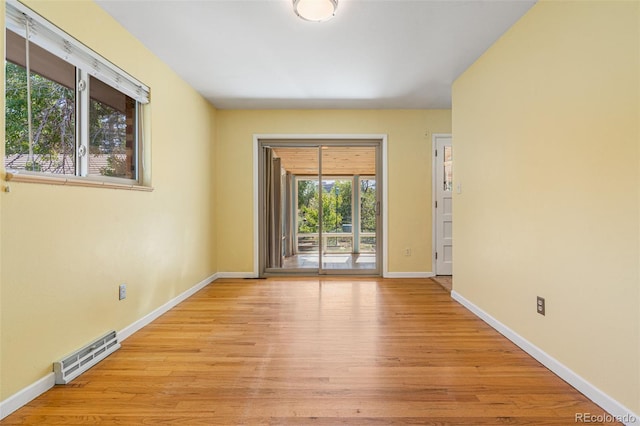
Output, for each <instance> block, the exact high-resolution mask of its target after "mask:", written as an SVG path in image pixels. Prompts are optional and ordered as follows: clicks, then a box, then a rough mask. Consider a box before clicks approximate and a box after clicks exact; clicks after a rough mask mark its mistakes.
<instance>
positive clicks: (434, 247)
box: [431, 133, 453, 275]
mask: <svg viewBox="0 0 640 426" xmlns="http://www.w3.org/2000/svg"><path fill="white" fill-rule="evenodd" d="M439 138H450V139H451V146H453V137H452V134H451V133H434V134H433V136H432V137H431V219H432V220H431V221H432V228H431V237H432V242H431V262H432V263H431V264H432V265H433V274H434V275H438V262H437V260H436V251H437V248H438V247H437V243H438V242H437V238H436V232H437V226H438V222H437V210H436V201H437V199H438V188H437V187H436V185H437V182H436V173H437V171H436V165H437V160H438V158H437V157H436V150H437V148H438V139H439Z"/></svg>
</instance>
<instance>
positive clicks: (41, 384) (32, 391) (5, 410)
mask: <svg viewBox="0 0 640 426" xmlns="http://www.w3.org/2000/svg"><path fill="white" fill-rule="evenodd" d="M218 275H219V274H213V275H211V276H209V277H207V278H205V279H204V280H202V281H200V282H199V283H198V284H196V285H194V286H193V287H191V288H190V289H189V290H187V291H185V292H184V293H181V294H179V295H178V296H176V297H174V298H173V299H171V300H169V301H168V302H167V303H165V304H164V305H162V306H160V307H159V308H157V309H155V310H154V311H153V312H151V313H149V314H147V315H145V316H144V317H142V318H140V319H139V320H138V321H136V322H134V323H133V324H131V325H129V326H127V327H125V328H123V329H122V330H120V331H119V332H118V340H119V341H123V340H125V339H126V338H127V337H129V336H131V335H132V334H133V333H135V332H136V331H138V330H140V329H141V328H142V327H144V326H145V325H148V324H150V323H151V322H152V321H153V320H155V319H156V318H158V317H159V316H160V315H162V314H164V313H165V312H167V311H168V310H170V309H171V308H173V307H174V306H176V305H177V304H178V303H180V302H182V301H184V300H186V299H188V298H189V297H191V296H192V295H194V294H195V293H196V292H197V291H199V290H201V289H203V288H204V287H206V286H207V285H208V284H210V283H211V282H213V281H215V280H216V279H218V278H220V277H219V276H218ZM54 385H55V375H54V374H53V372H51V373H49V374H47V375H46V376H44V377H43V378H42V379H40V380H38V381H37V382H35V383H32V384H31V385H29V386H27V387H26V388H24V389H22V390H21V391H18V392H17V393H16V394H14V395H11V396H10V397H9V398H7V399H5V400H4V401H2V402H0V420H2V419H4V418H5V417H7V416H8V415H9V414H11V413H13V412H14V411H16V410H17V409H19V408H20V407H22V406H23V405H25V404H28V403H29V402H30V401H32V400H34V399H35V398H37V397H38V396H40V395H41V394H43V393H44V392H46V391H48V390H49V389H51V388H52V387H53V386H54Z"/></svg>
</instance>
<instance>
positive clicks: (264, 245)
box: [260, 141, 380, 275]
mask: <svg viewBox="0 0 640 426" xmlns="http://www.w3.org/2000/svg"><path fill="white" fill-rule="evenodd" d="M310 142H311V141H295V142H293V141H283V142H278V143H276V142H274V141H269V142H268V143H267V142H261V144H260V151H261V156H260V157H261V158H260V164H261V166H262V167H261V170H260V176H261V185H260V188H262V193H261V194H260V204H261V206H260V207H261V208H260V211H261V212H263V215H262V217H261V220H260V224H261V234H260V235H261V242H260V249H261V250H260V263H261V267H260V270H261V273H262V274H284V273H307V274H308V273H314V274H315V273H317V274H331V273H333V274H367V275H379V274H380V267H379V265H380V259H379V257H380V249H379V245H380V238H379V235H378V230H379V229H380V226H379V223H380V215H379V213H380V209H379V202H378V200H379V199H380V188H379V185H376V181H377V175H378V173H377V170H378V164H379V142H377V141H348V142H346V141H344V142H336V141H330V142H325V141H323V142H324V143H318V144H312V142H311V143H310Z"/></svg>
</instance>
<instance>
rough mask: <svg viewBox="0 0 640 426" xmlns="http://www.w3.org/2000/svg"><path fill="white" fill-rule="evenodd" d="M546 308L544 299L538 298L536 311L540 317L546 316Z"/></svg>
mask: <svg viewBox="0 0 640 426" xmlns="http://www.w3.org/2000/svg"><path fill="white" fill-rule="evenodd" d="M545 307H546V306H545V303H544V297H540V296H538V297H537V300H536V309H537V312H538V313H539V314H540V315H544V311H545Z"/></svg>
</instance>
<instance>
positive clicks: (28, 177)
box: [5, 172, 153, 192]
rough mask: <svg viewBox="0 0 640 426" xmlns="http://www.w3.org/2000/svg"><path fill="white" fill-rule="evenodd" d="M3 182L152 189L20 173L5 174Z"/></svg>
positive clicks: (150, 189) (146, 190)
mask: <svg viewBox="0 0 640 426" xmlns="http://www.w3.org/2000/svg"><path fill="white" fill-rule="evenodd" d="M5 180H6V181H7V182H24V183H40V184H44V185H68V186H85V187H92V188H110V189H125V190H129V191H143V192H151V191H153V187H151V186H143V185H138V184H130V183H117V182H108V181H103V180H89V179H83V178H77V177H69V176H47V175H32V174H21V173H10V172H7V173H6V174H5Z"/></svg>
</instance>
